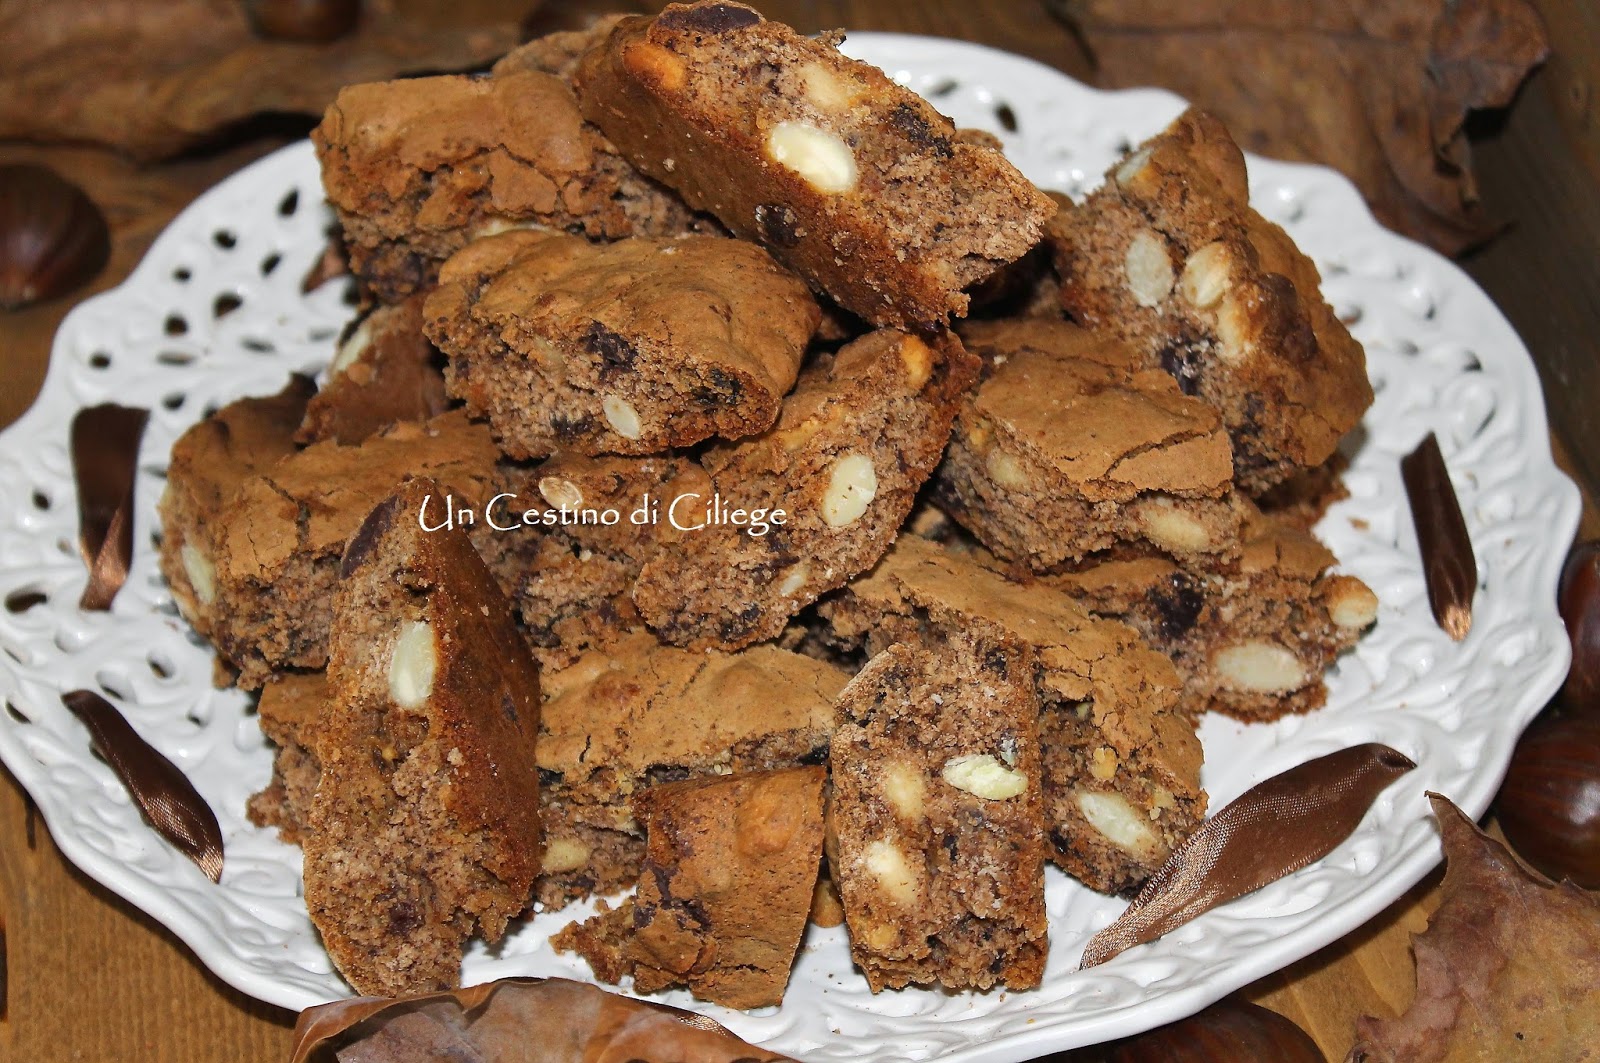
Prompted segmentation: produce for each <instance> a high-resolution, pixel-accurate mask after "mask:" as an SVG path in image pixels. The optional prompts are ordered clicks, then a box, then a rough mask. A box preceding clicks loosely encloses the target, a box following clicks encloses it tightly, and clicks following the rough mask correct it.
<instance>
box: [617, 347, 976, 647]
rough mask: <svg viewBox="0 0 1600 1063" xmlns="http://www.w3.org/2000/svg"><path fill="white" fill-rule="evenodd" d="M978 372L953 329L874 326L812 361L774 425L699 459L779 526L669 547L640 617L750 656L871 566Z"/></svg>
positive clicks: (660, 556) (683, 538) (702, 643)
mask: <svg viewBox="0 0 1600 1063" xmlns="http://www.w3.org/2000/svg"><path fill="white" fill-rule="evenodd" d="M975 372H976V363H975V361H974V359H973V358H972V357H971V356H970V355H969V354H967V352H966V350H965V349H964V348H963V347H962V346H961V343H960V341H959V340H957V339H956V337H955V335H954V334H953V333H944V334H942V335H940V336H938V337H934V338H931V339H929V340H926V341H925V340H923V339H921V338H919V337H917V336H913V335H910V334H909V333H904V332H899V331H896V330H894V329H880V330H879V331H877V332H874V333H870V334H869V335H867V336H864V337H862V338H861V339H859V340H856V341H855V342H854V343H851V344H848V345H846V346H845V347H844V348H842V349H841V350H840V351H839V352H838V353H837V354H836V355H831V356H827V355H825V356H823V357H821V358H819V359H818V360H817V361H816V362H815V363H814V364H813V365H812V366H810V367H809V368H807V370H806V371H805V372H804V373H803V374H801V377H800V382H799V385H798V386H797V387H796V388H795V390H794V393H793V394H791V395H790V396H789V398H788V399H787V400H786V401H785V402H784V404H783V413H782V414H781V416H780V417H779V419H778V423H777V425H776V426H775V427H774V428H772V429H771V430H770V431H768V432H766V433H764V434H762V435H760V436H756V437H753V438H751V439H748V440H741V441H739V442H737V443H731V444H722V445H718V446H716V447H713V448H711V449H710V450H708V451H707V452H706V454H705V455H704V456H703V457H702V459H701V465H702V466H703V467H704V469H705V471H706V473H707V474H708V475H709V476H710V479H711V481H712V487H713V489H714V490H715V492H716V493H717V494H718V495H720V496H721V497H722V498H723V499H726V500H728V504H729V505H737V506H743V507H745V508H747V509H751V508H766V509H768V510H772V509H782V510H783V511H784V513H785V515H786V516H785V519H786V523H785V524H783V525H781V526H774V527H773V528H772V529H771V530H770V531H768V532H767V533H766V534H765V535H761V536H755V535H750V534H748V533H747V531H746V530H745V529H744V528H740V527H737V526H733V525H722V526H718V527H706V528H703V529H701V530H696V531H686V532H681V533H678V539H677V541H671V540H670V537H669V541H668V543H667V545H664V546H663V547H662V548H661V549H660V550H659V551H658V552H657V553H656V554H655V556H654V557H652V558H651V559H650V560H649V561H647V562H646V563H645V565H644V567H643V568H642V569H641V571H640V573H639V579H638V582H637V583H636V584H635V586H634V591H633V600H634V604H635V605H637V606H638V609H639V612H640V614H641V615H642V616H643V617H644V619H645V621H646V622H647V623H649V625H650V626H651V627H652V628H654V629H655V630H656V633H657V634H658V635H660V636H661V638H663V639H665V640H666V641H668V642H672V643H676V644H679V645H686V646H694V647H717V648H722V649H733V648H737V647H740V646H746V645H749V644H750V643H752V642H758V641H761V640H763V639H770V638H776V637H777V636H778V635H779V634H780V633H781V632H782V631H783V628H784V625H785V624H786V623H787V622H788V620H789V618H790V617H791V616H793V615H794V614H795V613H797V612H799V611H800V609H801V608H803V607H804V606H806V605H808V604H810V603H811V602H813V601H815V600H816V599H817V597H818V596H819V595H821V594H824V593H826V592H827V591H830V590H833V589H834V588H836V587H840V586H843V585H844V584H845V582H846V581H848V580H849V579H850V578H851V577H853V576H855V575H856V574H857V573H859V572H862V571H864V570H865V569H867V568H870V567H871V566H872V564H873V563H874V562H875V561H877V559H878V558H879V557H881V556H882V555H883V552H884V551H885V550H887V549H888V548H889V544H890V543H892V542H893V541H894V538H895V535H896V533H897V532H898V531H899V528H900V525H901V524H902V523H904V521H905V518H906V516H907V514H909V513H910V512H911V506H912V503H913V501H914V500H915V496H916V492H917V490H918V488H920V487H921V486H922V484H923V482H924V481H925V480H926V479H927V478H928V476H929V475H930V474H931V473H932V472H933V469H934V466H935V465H937V464H938V461H939V456H940V454H941V453H942V452H943V450H944V446H945V442H946V440H947V439H948V438H949V435H950V424H951V421H952V420H953V419H954V417H955V409H956V402H957V400H958V398H959V396H960V395H961V393H962V392H963V391H964V390H966V388H968V387H970V385H971V382H972V380H973V378H974V374H975Z"/></svg>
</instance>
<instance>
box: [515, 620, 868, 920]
mask: <svg viewBox="0 0 1600 1063" xmlns="http://www.w3.org/2000/svg"><path fill="white" fill-rule="evenodd" d="M848 678H849V676H848V674H846V673H845V672H843V671H841V670H840V669H838V668H835V667H833V666H832V665H829V664H826V663H824V662H822V661H817V660H813V659H812V658H810V657H804V656H801V655H800V654H797V653H790V652H788V651H786V650H781V649H778V648H777V647H776V646H756V647H753V648H751V649H748V650H744V651H741V652H739V653H732V654H729V653H717V652H714V651H696V650H683V649H678V648H677V647H673V646H663V645H661V644H660V643H659V642H657V641H656V640H655V638H654V637H653V636H651V635H650V634H649V633H647V632H640V633H635V634H633V635H630V636H628V637H626V638H624V639H622V640H621V641H620V642H617V643H616V644H614V645H613V646H611V647H610V648H609V649H607V650H604V651H590V652H588V653H585V654H584V655H583V656H582V657H580V658H579V659H578V661H577V663H575V664H573V665H572V666H571V667H569V668H563V669H559V670H556V671H552V672H548V673H546V675H545V682H544V687H545V694H546V700H545V706H544V721H543V730H542V732H541V734H540V736H539V750H538V758H539V771H540V778H541V779H542V780H543V783H544V790H543V795H544V808H545V829H546V834H547V837H548V840H549V849H548V855H547V858H546V867H545V874H544V875H543V876H542V877H541V879H540V883H539V899H540V900H541V901H543V902H544V903H545V904H546V905H547V906H551V907H558V906H560V905H561V904H562V903H564V902H565V901H566V900H567V899H568V898H571V897H579V896H583V895H585V894H587V893H591V892H594V893H607V892H611V891H614V890H617V889H621V888H624V887H626V886H628V885H630V884H632V882H633V878H634V876H635V875H637V873H638V868H639V864H638V861H639V859H640V857H641V856H642V853H643V832H642V830H641V829H640V827H639V824H638V821H637V820H636V819H635V817H634V815H633V812H632V810H631V808H630V806H629V801H630V799H631V798H632V796H633V795H634V794H635V793H636V792H639V791H641V790H643V789H645V788H646V787H648V786H651V785H653V784H656V783H662V782H672V781H675V780H678V779H685V778H690V777H698V776H705V775H713V774H726V773H728V772H741V771H756V770H765V769H772V768H784V767H794V766H797V765H802V764H816V763H819V762H820V761H821V760H822V759H823V758H824V757H825V756H826V755H827V747H828V735H829V734H830V733H831V732H832V730H833V699H834V696H835V695H836V694H837V693H838V692H839V688H840V687H842V686H844V684H845V681H846V680H847V679H848ZM597 842H603V843H604V848H603V849H602V850H601V855H602V856H603V857H604V860H603V862H601V863H600V864H598V865H597V864H596V862H594V861H593V860H591V855H592V854H593V853H594V852H595V848H594V847H595V845H596V843H597ZM630 854H631V855H630ZM558 869H559V870H558Z"/></svg>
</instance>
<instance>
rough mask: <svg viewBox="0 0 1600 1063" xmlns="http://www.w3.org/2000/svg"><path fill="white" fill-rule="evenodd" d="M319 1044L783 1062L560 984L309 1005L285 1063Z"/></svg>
mask: <svg viewBox="0 0 1600 1063" xmlns="http://www.w3.org/2000/svg"><path fill="white" fill-rule="evenodd" d="M327 1048H333V1049H335V1050H336V1055H337V1058H338V1059H339V1061H340V1063H411V1061H413V1060H419V1059H452V1060H460V1061H461V1063H496V1061H499V1060H510V1059H526V1060H552V1061H553V1060H580V1059H581V1060H584V1061H585V1063H625V1061H628V1063H681V1061H683V1060H695V1061H696V1063H735V1061H738V1063H781V1061H784V1060H788V1058H789V1057H787V1056H779V1055H774V1054H772V1053H771V1052H764V1051H762V1050H761V1049H759V1048H756V1047H755V1046H754V1045H751V1044H748V1043H746V1042H745V1041H741V1040H740V1039H739V1038H737V1037H735V1036H734V1035H733V1034H731V1033H729V1032H728V1031H727V1030H726V1029H724V1028H723V1027H722V1026H721V1025H719V1024H718V1023H716V1022H713V1021H712V1020H711V1019H708V1018H706V1017H705V1016H704V1015H696V1014H694V1013H693V1012H688V1011H680V1010H679V1009H677V1008H670V1007H667V1006H666V1005H665V1004H652V1003H649V1002H648V1001H643V1000H634V999H633V998H631V997H624V996H619V995H617V994H615V993H607V992H606V991H605V990H603V989H600V988H598V987H596V986H592V985H585V984H584V983H582V982H571V981H568V980H566V979H564V978H502V979H500V980H499V981H495V982H487V983H485V984H483V985H477V986H471V987H470V988H467V989H458V990H456V991H454V992H451V993H429V994H426V995H424V996H417V997H407V998H401V999H394V1000H391V999H386V998H382V997H356V998H354V999H352V1000H339V1001H335V1002H334V1003H332V1004H323V1005H321V1006H319V1007H315V1008H307V1009H306V1010H305V1011H303V1012H301V1013H300V1020H299V1021H298V1022H296V1023H295V1027H294V1052H293V1054H292V1056H291V1057H290V1063H306V1061H307V1060H310V1059H311V1058H313V1054H314V1053H317V1051H318V1050H319V1049H327ZM323 1056H325V1053H323ZM318 1058H322V1056H319V1057H318Z"/></svg>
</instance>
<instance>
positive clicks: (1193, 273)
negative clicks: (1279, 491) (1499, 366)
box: [1052, 110, 1372, 494]
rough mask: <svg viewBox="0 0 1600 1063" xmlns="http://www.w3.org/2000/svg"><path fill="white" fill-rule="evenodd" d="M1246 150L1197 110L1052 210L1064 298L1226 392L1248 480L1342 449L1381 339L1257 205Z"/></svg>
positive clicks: (1190, 380)
mask: <svg viewBox="0 0 1600 1063" xmlns="http://www.w3.org/2000/svg"><path fill="white" fill-rule="evenodd" d="M1249 196H1250V187H1249V182H1248V180H1247V179H1246V176H1245V165H1244V155H1243V154H1242V153H1241V152H1240V151H1239V148H1238V145H1236V144H1235V143H1234V141H1233V138H1232V137H1231V136H1230V135H1229V134H1228V131H1227V129H1225V128H1224V127H1223V125H1222V123H1221V122H1219V121H1218V120H1217V119H1216V118H1214V117H1212V116H1211V115H1209V114H1206V113H1205V112H1203V111H1198V110H1189V111H1186V112H1184V114H1183V115H1181V116H1180V117H1179V118H1178V119H1177V120H1176V121H1175V122H1173V123H1172V125H1170V126H1168V127H1167V129H1166V130H1165V131H1163V132H1162V133H1160V134H1158V135H1156V136H1155V137H1152V138H1151V139H1150V140H1148V141H1146V142H1145V143H1143V144H1141V145H1140V146H1139V147H1138V148H1137V149H1135V150H1134V152H1133V153H1132V154H1131V155H1130V156H1129V157H1128V158H1126V159H1124V160H1123V161H1122V162H1121V163H1119V164H1118V165H1117V166H1115V167H1113V168H1112V169H1111V170H1110V171H1109V172H1108V173H1107V174H1106V180H1105V183H1104V184H1103V185H1102V186H1101V187H1100V188H1099V189H1097V190H1096V191H1095V192H1093V193H1092V194H1091V195H1090V196H1089V198H1088V199H1087V200H1086V201H1085V202H1084V204H1083V206H1082V207H1080V208H1078V209H1076V210H1072V211H1066V212H1063V214H1062V215H1061V217H1060V218H1059V219H1058V222H1057V223H1056V224H1053V225H1052V237H1053V239H1055V240H1056V241H1057V247H1056V265H1057V269H1058V271H1059V273H1060V274H1061V281H1062V283H1061V303H1062V305H1063V306H1064V307H1065V308H1066V310H1067V312H1068V313H1069V314H1071V315H1072V317H1073V318H1075V319H1076V320H1077V321H1079V322H1080V323H1082V324H1085V325H1088V326H1090V327H1092V328H1103V329H1107V330H1109V331H1111V332H1112V333H1114V334H1116V335H1118V336H1121V337H1123V338H1124V339H1126V340H1128V341H1129V342H1130V343H1132V344H1134V346H1135V347H1137V348H1138V350H1139V351H1140V352H1141V354H1142V355H1143V356H1144V357H1145V359H1146V361H1147V364H1149V365H1150V366H1152V367H1156V368H1161V369H1165V370H1166V371H1167V372H1168V373H1170V374H1172V376H1173V377H1175V378H1176V379H1177V381H1178V383H1179V385H1180V386H1181V387H1182V388H1183V390H1184V392H1185V393H1186V394H1190V395H1198V396H1200V397H1202V398H1204V399H1205V400H1206V401H1207V402H1210V403H1211V404H1213V405H1214V406H1216V407H1217V408H1218V409H1219V410H1220V411H1221V412H1222V417H1223V420H1224V422H1225V423H1226V424H1227V426H1228V432H1229V435H1230V436H1231V437H1232V440H1233V460H1234V474H1235V477H1236V478H1237V480H1238V483H1239V485H1240V487H1242V488H1243V489H1245V490H1246V491H1248V492H1250V493H1251V494H1259V493H1261V492H1263V491H1266V490H1267V489H1269V488H1271V487H1272V486H1273V485H1275V484H1278V483H1281V482H1282V481H1283V480H1285V479H1287V478H1289V477H1290V476H1292V475H1294V474H1295V473H1296V472H1297V471H1299V470H1301V469H1307V468H1310V467H1312V466H1315V465H1319V464H1321V463H1322V462H1324V461H1326V460H1327V459H1328V458H1329V456H1330V455H1332V453H1333V451H1334V448H1335V447H1336V446H1337V445H1338V443H1339V440H1340V439H1341V438H1343V436H1344V435H1345V433H1346V432H1348V431H1350V429H1352V428H1354V427H1355V425H1356V422H1357V421H1359V420H1360V418H1361V414H1362V412H1363V411H1364V410H1366V408H1367V407H1368V406H1370V405H1371V404H1372V386H1371V385H1370V384H1369V383H1368V381H1367V371H1366V355H1365V353H1364V352H1363V351H1362V349H1361V345H1360V344H1359V343H1357V342H1356V341H1355V339H1353V338H1352V337H1351V335H1350V333H1349V331H1348V330H1346V329H1345V327H1344V324H1343V323H1342V322H1340V321H1339V319H1338V317H1337V316H1335V314H1334V312H1333V309H1332V308H1331V307H1329V305H1328V303H1327V301H1326V300H1325V299H1324V298H1323V297H1322V293H1321V291H1320V289H1319V287H1318V286H1319V284H1320V283H1321V278H1320V277H1319V276H1318V274H1317V268H1316V266H1314V265H1313V264H1312V262H1311V260H1310V259H1309V258H1307V257H1306V256H1305V255H1304V254H1302V253H1301V252H1300V250H1299V249H1298V248H1296V247H1295V246H1294V243H1293V241H1292V240H1290V238H1289V236H1288V234H1287V233H1285V232H1284V231H1283V230H1282V229H1281V228H1279V227H1278V226H1277V225H1274V224H1273V223H1272V222H1269V221H1267V220H1266V219H1265V218H1263V217H1262V216H1261V215H1260V214H1258V213H1256V211H1255V210H1254V209H1252V208H1251V207H1250V203H1249Z"/></svg>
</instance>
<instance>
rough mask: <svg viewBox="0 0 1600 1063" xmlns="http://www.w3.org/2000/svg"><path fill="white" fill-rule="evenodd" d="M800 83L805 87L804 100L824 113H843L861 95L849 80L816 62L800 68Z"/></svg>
mask: <svg viewBox="0 0 1600 1063" xmlns="http://www.w3.org/2000/svg"><path fill="white" fill-rule="evenodd" d="M800 83H801V84H802V85H803V86H805V95H806V99H808V100H810V101H811V102H812V103H814V104H816V105H817V106H818V107H821V108H822V109H823V110H825V111H843V110H845V109H846V108H847V107H849V106H850V105H851V104H853V103H855V102H856V97H857V96H859V95H860V94H861V93H860V86H858V85H856V84H855V83H854V82H853V81H852V80H851V79H848V78H845V77H841V76H840V75H839V74H836V73H834V72H833V71H832V70H829V69H828V68H827V67H826V66H823V65H822V64H821V63H816V62H812V63H807V64H805V65H804V66H802V67H801V68H800Z"/></svg>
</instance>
